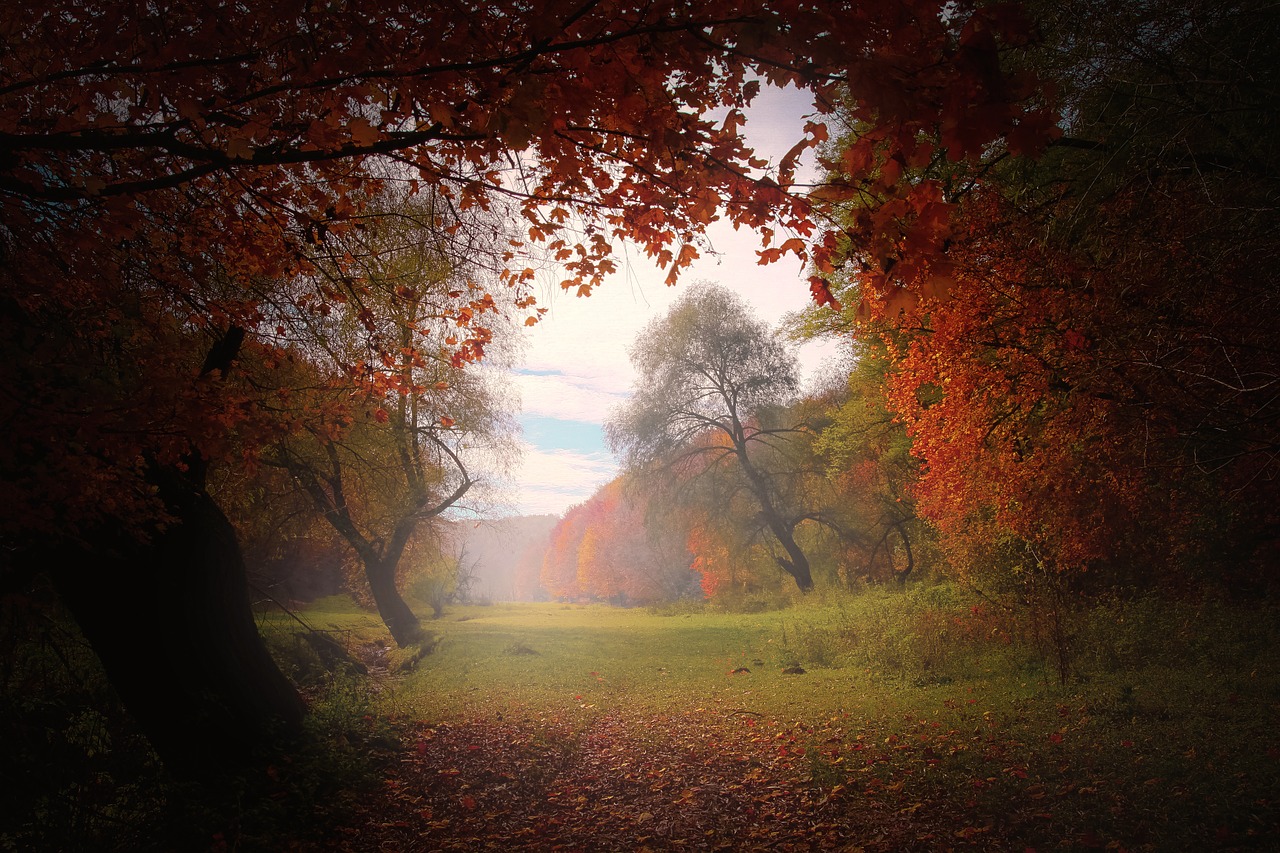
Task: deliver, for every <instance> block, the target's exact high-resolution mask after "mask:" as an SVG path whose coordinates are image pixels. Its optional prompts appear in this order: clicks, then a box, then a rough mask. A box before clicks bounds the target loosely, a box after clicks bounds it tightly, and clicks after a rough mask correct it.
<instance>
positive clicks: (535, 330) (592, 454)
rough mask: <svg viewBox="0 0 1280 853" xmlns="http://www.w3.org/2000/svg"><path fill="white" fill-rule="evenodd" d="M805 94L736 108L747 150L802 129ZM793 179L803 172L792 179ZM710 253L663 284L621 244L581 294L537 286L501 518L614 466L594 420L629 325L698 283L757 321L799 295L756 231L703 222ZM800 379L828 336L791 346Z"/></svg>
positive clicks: (614, 379) (600, 413)
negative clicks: (763, 250) (710, 285)
mask: <svg viewBox="0 0 1280 853" xmlns="http://www.w3.org/2000/svg"><path fill="white" fill-rule="evenodd" d="M807 108H808V100H807V97H805V96H804V95H801V94H800V93H798V92H797V91H796V90H794V89H791V90H787V91H785V92H783V91H781V90H777V89H771V88H768V87H766V88H765V89H764V90H763V91H762V92H761V94H760V96H759V97H758V98H757V99H756V101H755V102H754V103H753V104H752V107H751V109H750V111H749V112H748V113H747V119H748V120H747V125H746V134H747V139H748V142H749V143H750V144H752V145H753V146H754V147H755V149H756V152H757V153H758V154H759V155H760V156H763V157H766V158H768V159H771V160H772V161H773V162H774V163H776V162H777V161H778V160H779V159H780V158H781V156H782V155H783V154H784V153H785V152H786V151H787V150H788V149H789V148H790V147H791V145H792V144H794V143H795V141H797V140H798V139H800V138H801V136H802V127H803V124H804V119H803V116H804V114H805V113H806V112H807ZM800 177H801V179H803V175H802V174H801V175H800ZM709 239H710V243H711V248H712V249H713V252H714V253H711V252H705V251H704V253H703V257H701V258H699V259H698V260H697V261H696V262H695V263H694V264H693V266H692V268H691V269H689V270H687V271H686V272H684V273H682V275H681V283H680V284H677V285H676V286H674V287H668V286H666V285H665V284H664V279H665V278H666V272H665V271H662V270H659V269H658V268H657V267H655V266H653V265H652V264H651V263H649V262H648V261H647V259H646V258H645V257H644V256H643V254H642V253H640V252H639V251H636V250H632V251H631V252H630V253H629V255H628V256H626V257H625V258H624V261H625V263H624V264H623V265H622V269H621V270H620V271H619V272H618V273H617V274H615V275H613V276H612V277H611V278H610V279H608V280H606V282H605V284H604V286H602V287H600V288H597V289H596V291H595V292H594V293H592V295H591V296H589V297H577V296H575V295H573V294H568V293H564V292H562V291H559V289H558V288H556V287H554V285H552V284H550V283H548V284H547V285H544V286H543V288H542V291H541V293H540V295H539V304H540V306H541V307H544V308H546V309H547V313H546V315H545V316H544V317H543V318H542V321H541V322H540V323H538V324H537V325H536V326H532V327H527V328H526V329H525V335H526V337H527V341H526V343H527V346H526V349H525V352H524V357H523V359H522V363H520V364H519V365H518V366H517V367H516V368H515V369H514V370H513V371H512V374H511V376H510V380H511V382H512V384H513V385H514V389H515V391H516V392H517V396H518V398H519V400H520V401H521V404H522V411H521V414H520V415H519V422H520V425H521V427H522V429H523V435H522V442H523V445H524V446H523V453H522V454H521V455H520V460H519V462H518V463H517V464H516V465H515V466H514V468H513V469H512V471H511V472H510V475H509V479H508V482H507V483H505V484H504V488H503V489H502V500H501V503H502V504H504V506H503V510H504V512H503V513H502V514H511V515H540V514H552V515H559V514H561V513H563V512H564V511H565V510H566V509H568V508H569V507H570V506H572V505H574V504H577V503H581V502H582V501H584V500H586V499H587V498H589V497H590V496H591V495H592V494H593V493H594V492H595V491H596V489H598V488H599V487H600V486H602V485H604V484H605V483H607V482H609V481H610V480H611V479H613V478H614V477H615V476H616V475H617V474H618V471H619V466H618V462H617V460H616V459H614V457H613V455H612V454H611V453H610V452H609V448H608V445H607V444H606V442H605V438H604V430H603V425H604V422H605V421H606V419H607V418H608V417H609V414H610V412H611V410H613V409H614V408H616V407H617V406H618V405H620V404H621V403H623V402H624V401H625V400H626V399H627V397H628V394H629V392H630V390H631V388H632V386H633V385H634V384H635V380H636V375H635V372H634V371H633V370H632V368H631V363H630V360H629V356H628V350H629V349H630V347H631V344H632V341H633V340H634V339H635V337H636V335H637V333H638V332H640V330H641V329H643V328H644V326H645V325H646V324H647V323H648V322H649V321H650V320H651V319H653V318H655V317H658V316H661V315H662V314H664V313H665V312H666V310H667V308H668V307H670V305H671V304H672V303H673V302H674V301H675V300H676V299H677V298H678V297H679V296H680V294H681V293H683V292H684V287H685V285H687V284H689V283H691V282H694V281H699V280H702V279H706V280H710V281H715V282H719V283H721V284H724V285H726V286H728V287H731V288H732V289H733V290H734V291H735V292H736V293H737V294H738V295H739V296H740V297H742V298H743V299H744V300H746V301H747V303H748V304H749V305H750V306H751V307H752V309H753V310H754V312H755V314H756V316H757V317H759V318H760V319H763V320H765V321H767V322H769V323H770V324H771V325H776V324H777V323H778V321H779V320H781V319H782V317H783V315H785V314H786V313H788V312H791V311H796V310H799V309H800V308H803V307H804V306H806V305H807V304H808V303H809V300H810V296H809V288H808V284H807V276H806V275H805V271H804V267H803V265H802V264H801V263H800V261H799V260H798V259H796V258H794V257H788V258H787V259H785V260H783V261H779V262H777V263H774V264H770V265H769V266H763V267H762V266H759V265H758V264H757V256H756V250H757V249H759V248H760V243H759V237H758V235H757V234H756V233H755V232H752V231H747V230H743V231H739V232H735V231H734V230H733V228H732V226H729V225H728V224H726V223H723V222H717V223H715V224H713V226H712V227H711V228H710V229H709ZM797 354H798V356H799V358H800V363H801V370H802V373H803V375H804V376H805V377H810V376H812V375H814V374H815V373H816V372H817V371H818V370H819V369H820V368H821V366H822V364H823V363H824V362H825V361H826V360H827V359H829V358H833V357H835V355H836V347H835V345H834V344H830V343H827V344H806V345H804V346H803V347H801V348H800V350H799V351H798V352H797Z"/></svg>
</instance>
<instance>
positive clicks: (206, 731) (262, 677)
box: [51, 469, 304, 781]
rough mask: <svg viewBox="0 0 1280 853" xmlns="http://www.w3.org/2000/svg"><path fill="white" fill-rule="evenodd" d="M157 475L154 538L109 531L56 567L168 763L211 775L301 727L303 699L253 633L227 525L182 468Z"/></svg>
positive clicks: (185, 775)
mask: <svg viewBox="0 0 1280 853" xmlns="http://www.w3.org/2000/svg"><path fill="white" fill-rule="evenodd" d="M152 480H153V481H154V482H155V483H156V484H157V485H158V486H159V488H160V494H161V497H162V498H163V499H164V501H165V505H166V508H167V510H168V512H169V514H170V515H171V516H173V518H174V521H173V522H172V523H171V524H169V525H167V526H166V527H165V528H164V529H163V530H159V531H157V532H155V533H154V534H153V535H152V537H151V538H150V540H149V541H139V540H137V539H134V538H131V537H130V536H129V535H128V534H126V533H121V532H118V531H108V532H104V533H103V534H102V536H101V537H100V539H99V541H98V542H95V543H93V544H92V545H91V546H89V547H83V548H75V549H68V550H67V551H64V552H62V553H60V554H57V555H54V557H53V559H52V567H51V575H52V577H53V580H54V583H55V585H56V587H57V589H58V591H59V594H60V595H61V597H62V599H63V600H64V602H65V603H66V605H67V607H68V609H69V610H70V611H71V613H72V615H73V616H74V617H75V619H76V621H77V622H78V623H79V625H80V628H81V630H82V631H83V632H84V635H85V637H86V638H87V639H88V641H89V643H90V645H91V646H92V647H93V649H94V651H95V652H96V653H97V655H98V657H99V659H100V660H101V661H102V665H103V667H104V669H105V670H106V673H107V677H108V678H109V679H110V682H111V685H112V687H114V688H115V690H116V692H117V694H118V695H119V697H120V700H121V701H122V702H123V703H124V705H125V707H126V708H127V709H128V710H129V712H130V713H131V714H132V715H133V716H134V718H135V719H136V720H137V722H138V723H139V725H140V726H141V728H142V730H143V731H144V733H145V734H146V735H147V737H148V739H149V740H150V741H151V744H152V746H153V747H154V748H155V750H156V752H157V754H158V755H159V756H160V759H161V760H162V761H163V762H164V764H165V767H166V768H167V769H168V770H169V771H170V772H171V773H173V774H174V775H175V776H176V777H178V778H180V779H184V780H198V781H212V780H215V779H216V778H218V777H219V776H222V775H224V774H227V773H235V772H242V771H244V770H246V769H248V768H250V767H252V766H253V765H254V763H255V762H256V761H259V760H261V759H262V758H263V757H264V753H265V752H266V751H267V750H269V749H270V748H271V747H273V746H277V745H278V744H279V743H280V742H281V740H282V739H285V738H288V737H289V736H292V735H294V734H296V733H298V732H299V731H300V726H301V722H302V716H303V712H304V706H303V703H302V700H301V698H300V697H299V696H298V693H297V691H296V690H295V689H294V688H293V685H292V684H290V683H289V681H288V680H287V679H286V678H285V676H284V675H283V673H281V671H280V669H279V668H278V667H277V666H276V664H275V662H274V661H273V660H272V658H271V656H270V654H269V653H268V652H267V649H266V646H265V645H264V643H263V642H262V638H261V636H260V635H259V634H258V630H257V625H256V624H255V622H254V618H253V613H252V611H251V609H250V602H249V589H248V582H247V580H246V577H245V569H244V561H243V557H242V555H241V552H240V546H239V543H238V542H237V541H236V537H235V531H234V530H233V529H232V527H231V523H230V522H229V521H227V518H226V516H225V515H223V513H222V511H221V510H220V509H219V508H218V506H217V504H215V503H214V501H213V499H212V498H210V497H209V495H208V494H207V493H206V492H205V491H204V490H203V489H202V488H199V487H197V486H194V485H193V484H192V483H191V480H190V478H189V477H188V476H187V475H184V474H181V473H179V472H177V471H175V470H171V469H159V470H158V471H155V472H153V476H152Z"/></svg>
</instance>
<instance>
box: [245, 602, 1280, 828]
mask: <svg viewBox="0 0 1280 853" xmlns="http://www.w3.org/2000/svg"><path fill="white" fill-rule="evenodd" d="M1276 615H1277V614H1276V612H1275V610H1274V609H1273V608H1258V607H1248V606H1241V605H1230V604H1226V603H1221V602H1198V603H1194V604H1192V603H1185V602H1183V603H1172V602H1166V601H1159V600H1155V599H1141V600H1137V601H1129V602H1116V603H1114V604H1112V605H1109V606H1102V607H1097V608H1095V609H1093V610H1090V611H1088V612H1083V613H1077V614H1069V616H1068V621H1067V622H1066V627H1067V628H1068V629H1069V639H1070V652H1071V656H1070V669H1069V673H1068V675H1067V677H1066V679H1065V680H1063V679H1061V678H1060V677H1059V672H1058V670H1057V668H1056V666H1054V665H1052V664H1051V663H1050V661H1052V660H1055V659H1054V657H1053V653H1054V649H1052V648H1049V647H1048V646H1047V644H1046V643H1045V642H1042V641H1041V638H1040V637H1039V635H1038V633H1037V630H1036V628H1035V624H1034V620H1028V619H1025V618H1019V617H1018V616H1017V615H1015V614H1008V613H1003V612H998V611H996V610H994V609H993V607H992V606H991V605H990V604H989V603H987V602H984V601H982V600H980V599H975V598H971V597H969V596H967V595H966V594H964V593H963V592H961V591H959V590H957V589H955V588H952V587H948V586H933V587H928V586H923V587H917V588H912V589H908V590H897V589H871V590H867V591H865V592H863V593H861V594H856V595H855V594H833V595H827V596H812V597H810V599H808V600H805V601H802V602H796V603H793V604H792V605H791V606H789V607H785V608H783V609H775V610H768V611H764V612H755V613H727V612H714V611H711V610H704V609H702V608H699V607H694V606H687V607H683V608H681V607H673V608H670V609H668V610H665V611H654V610H645V609H626V610H624V609H615V608H609V607H604V606H597V605H591V606H586V605H572V604H557V603H543V604H498V605H492V606H483V607H480V606H477V607H455V608H451V609H450V610H449V611H448V612H447V613H446V615H445V616H444V617H443V618H441V619H439V620H436V621H433V622H431V623H429V627H430V629H431V631H432V632H433V634H434V636H435V641H434V642H435V644H434V648H433V650H432V652H431V654H429V655H428V656H426V657H424V658H422V659H421V660H420V661H419V662H418V663H417V665H416V666H414V667H413V668H412V669H409V668H405V669H404V670H403V671H399V672H398V671H397V670H398V668H399V665H400V664H401V663H402V662H404V661H405V660H406V658H407V653H405V652H397V651H393V650H392V651H387V652H386V654H385V658H381V657H379V655H380V654H382V652H383V651H384V650H385V640H384V634H383V632H382V631H381V630H380V628H379V625H378V623H377V621H376V619H375V618H374V617H373V616H371V615H370V614H368V613H367V612H365V611H362V610H359V609H358V608H356V607H355V606H354V605H353V604H351V603H350V602H349V601H348V600H346V599H342V598H335V599H327V600H324V601H321V602H318V603H317V604H316V605H314V606H313V607H312V608H311V609H309V610H308V611H305V612H304V613H303V614H302V617H303V619H304V620H305V621H307V622H308V623H309V624H311V625H312V626H313V627H315V628H316V629H319V630H323V631H326V632H329V635H330V636H334V637H339V638H341V639H342V641H343V642H344V643H346V644H347V645H348V646H350V647H352V648H356V649H360V648H363V649H364V655H363V656H364V657H365V658H366V659H368V658H369V652H370V651H373V652H375V653H376V654H375V655H374V659H376V660H378V661H379V662H380V664H383V665H385V667H386V670H385V671H384V670H383V669H382V666H375V668H374V669H373V670H372V671H371V673H370V675H369V676H368V677H367V678H366V677H359V678H355V677H353V676H352V677H350V678H352V679H353V680H351V681H348V682H344V683H345V684H347V688H346V689H345V690H341V691H337V692H336V693H335V692H334V691H332V685H333V681H330V682H329V684H330V692H329V693H328V694H327V696H328V698H325V699H321V700H319V702H318V704H319V706H320V707H321V708H322V709H323V708H326V707H328V708H331V709H333V708H336V709H337V710H335V711H334V713H335V714H337V715H338V716H341V714H342V713H344V711H343V709H342V708H341V706H342V704H343V702H346V703H348V704H351V705H353V706H358V707H349V708H346V709H345V713H347V715H348V717H349V718H351V719H358V721H359V722H358V723H354V724H351V725H353V726H354V727H355V728H359V726H361V725H366V726H371V727H372V726H385V727H386V728H385V731H384V733H383V735H382V742H384V743H388V742H394V743H395V744H398V746H394V747H392V751H395V750H396V749H398V750H400V751H401V753H402V754H403V756H404V758H403V760H401V761H400V762H399V763H398V764H396V765H395V770H394V771H393V772H391V773H390V774H389V776H388V781H387V783H386V784H387V785H388V786H389V788H388V789H387V790H386V791H382V792H380V793H374V794H372V795H371V796H373V797H374V800H371V801H369V804H368V805H367V806H366V807H367V808H368V810H369V811H368V814H367V815H366V817H365V818H364V823H363V824H362V825H361V827H362V828H361V829H360V831H359V836H358V837H359V838H360V839H362V841H364V842H367V841H368V840H369V839H370V838H373V837H377V838H380V839H382V843H386V844H391V845H393V846H394V845H400V846H404V847H406V849H485V848H486V847H489V848H492V849H510V848H511V846H513V845H515V846H522V847H528V848H530V849H557V847H564V849H642V848H649V849H682V848H685V847H689V846H698V847H703V848H706V849H750V848H763V847H773V848H778V849H850V850H853V849H868V850H870V849H885V850H889V849H949V848H953V847H958V848H966V847H968V848H977V849H1017V850H1025V849H1150V850H1175V849H1186V850H1193V849H1194V850H1199V849H1278V848H1280V809H1278V808H1277V800H1276V797H1277V793H1276V792H1280V729H1278V728H1277V723H1280V713H1278V712H1280V663H1278V661H1277V659H1276V656H1275V655H1274V650H1275V649H1276V648H1277V647H1278V646H1277V642H1276V641H1277V639H1280V638H1278V637H1277V634H1278V633H1280V624H1278V622H1277V619H1276ZM296 627H297V626H296V623H294V624H293V626H292V628H296ZM266 628H267V632H268V634H271V633H272V632H273V631H276V632H278V633H280V634H282V635H284V634H288V633H291V632H292V628H291V627H290V626H289V620H283V619H282V618H281V617H275V619H274V620H273V622H272V624H269V625H267V626H266ZM276 642H277V646H278V647H279V646H280V645H281V643H282V642H283V640H282V639H281V638H280V637H277V640H276ZM284 657H286V658H289V655H287V654H286V655H284ZM294 658H295V659H296V661H302V660H303V659H304V658H305V655H301V654H295V655H294ZM296 665H302V664H301V663H296ZM797 670H802V671H797ZM361 685H363V686H361ZM335 696H337V697H339V698H338V699H335V698H334V697H335ZM326 702H328V703H330V705H326V704H325V703H326ZM334 703H336V704H334ZM655 756H656V757H655ZM388 792H389V793H388ZM406 792H412V793H406ZM405 798H407V799H405ZM374 803H376V804H374ZM397 803H398V804H399V805H396V804H397ZM388 808H390V809H391V810H392V813H393V814H399V815H400V817H399V818H394V817H388V816H387V814H386V813H385V810H386V809H388ZM374 815H381V817H374ZM744 816H745V817H744ZM357 823H359V821H357ZM351 831H354V830H351ZM371 833H372V834H371ZM355 837H356V836H351V837H350V838H348V840H347V841H342V840H341V838H337V837H336V838H331V839H329V843H331V844H336V845H341V844H345V843H349V842H350V840H351V838H355ZM620 838H625V839H629V840H628V841H627V842H626V843H625V844H622V845H621V846H615V845H618V844H619V842H618V839H620ZM355 846H356V847H358V846H359V845H358V844H357V845H355ZM353 849H354V848H353Z"/></svg>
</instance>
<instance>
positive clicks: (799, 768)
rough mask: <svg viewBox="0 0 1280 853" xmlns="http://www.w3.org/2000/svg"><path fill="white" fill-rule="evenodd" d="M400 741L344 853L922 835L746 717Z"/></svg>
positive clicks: (487, 727)
mask: <svg viewBox="0 0 1280 853" xmlns="http://www.w3.org/2000/svg"><path fill="white" fill-rule="evenodd" d="M406 738H407V739H408V742H407V743H406V746H405V750H404V752H403V753H402V754H401V755H400V757H399V760H398V763H396V764H395V765H394V766H393V767H392V768H391V769H390V771H389V774H388V777H387V779H386V784H385V790H384V792H383V794H382V795H381V796H380V797H378V798H376V799H374V800H371V801H369V802H366V803H365V804H364V806H363V807H362V810H361V813H360V815H359V819H358V821H357V822H356V823H355V824H354V825H352V826H350V827H348V828H346V829H344V830H343V831H342V838H341V843H343V844H344V846H346V847H347V848H348V849H360V850H512V849H520V850H618V849H624V848H625V849H630V850H645V849H651V850H686V849H688V850H744V849H764V848H768V849H772V850H814V849H817V850H857V849H862V848H863V847H864V846H865V847H866V848H867V849H902V848H904V847H911V846H914V845H915V843H917V838H918V835H919V834H921V833H924V832H925V830H924V828H923V826H922V824H921V821H920V820H919V818H918V817H916V818H913V819H912V820H911V821H910V823H909V825H907V824H901V823H900V822H899V821H898V820H897V819H896V818H895V815H894V812H895V811H896V809H887V808H886V807H884V806H882V805H880V804H878V803H876V802H875V801H873V800H871V799H866V800H864V801H855V799H853V798H851V797H849V796H848V795H847V794H848V792H847V791H846V789H845V787H844V786H843V785H832V786H826V787H824V786H822V785H818V784H815V782H814V781H813V773H812V760H811V758H810V757H809V756H810V753H809V751H808V750H809V747H807V746H806V742H808V741H809V737H808V733H807V732H805V731H803V730H802V729H788V728H786V727H785V726H781V725H778V724H772V723H769V722H767V721H757V719H756V718H755V717H754V716H752V715H751V714H750V713H749V712H740V713H736V714H730V715H729V716H728V717H727V718H726V717H721V716H720V715H715V716H712V715H710V714H708V713H707V712H704V711H689V712H687V713H684V714H679V715H662V716H656V717H648V718H643V717H640V718H633V719H625V718H622V717H619V716H603V717H599V718H597V719H595V720H593V721H591V722H590V723H588V724H587V725H586V726H585V727H584V728H581V729H578V730H575V729H574V727H573V726H571V725H569V724H567V723H565V722H562V721H559V720H546V719H544V720H528V721H523V722H520V723H510V722H495V721H474V722H467V723H461V724H457V725H449V724H443V723H442V724H439V725H436V726H428V725H425V724H420V725H418V726H416V727H414V728H412V729H410V730H408V732H407V733H406ZM857 799H858V800H863V798H861V797H859V798H857ZM908 832H909V834H908ZM925 834H927V833H925Z"/></svg>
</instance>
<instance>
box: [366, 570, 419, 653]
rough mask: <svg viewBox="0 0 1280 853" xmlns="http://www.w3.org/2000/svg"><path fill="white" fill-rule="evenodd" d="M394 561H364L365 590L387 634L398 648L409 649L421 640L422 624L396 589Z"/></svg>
mask: <svg viewBox="0 0 1280 853" xmlns="http://www.w3.org/2000/svg"><path fill="white" fill-rule="evenodd" d="M398 562H399V560H398V559H396V558H394V557H392V558H373V559H370V558H365V561H364V573H365V577H366V578H367V579H368V580H369V591H370V592H371V593H373V601H374V603H375V604H376V605H377V606H378V615H379V616H381V617H382V621H383V623H384V624H386V626H387V630H388V631H390V632H391V638H392V639H394V640H395V641H396V645H397V646H399V647H400V648H405V647H406V646H411V645H413V644H415V643H417V642H418V641H419V640H421V639H422V623H421V622H419V621H418V617H417V614H415V613H414V612H413V611H412V610H411V609H409V605H408V604H406V603H405V600H404V599H403V598H402V597H401V596H400V590H399V589H397V588H396V564H397V563H398Z"/></svg>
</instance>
